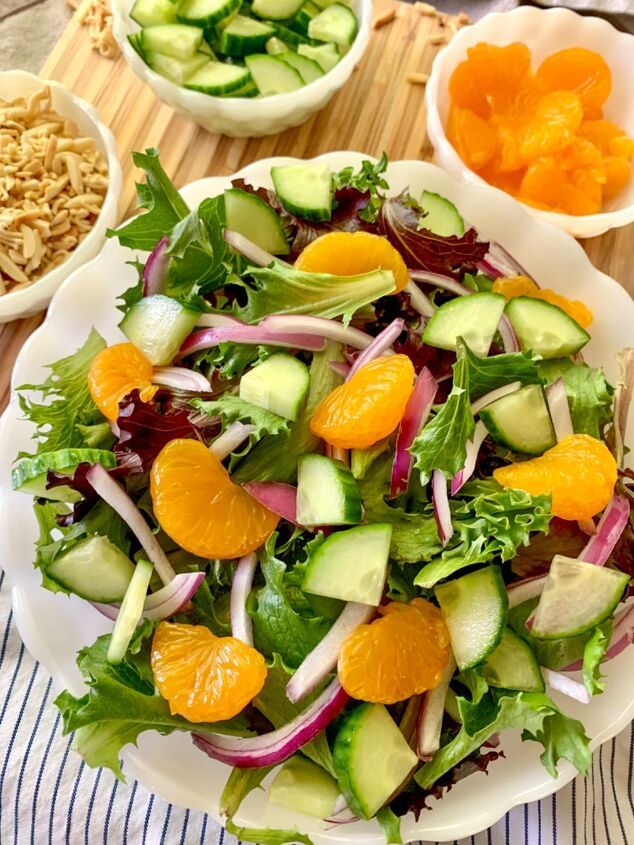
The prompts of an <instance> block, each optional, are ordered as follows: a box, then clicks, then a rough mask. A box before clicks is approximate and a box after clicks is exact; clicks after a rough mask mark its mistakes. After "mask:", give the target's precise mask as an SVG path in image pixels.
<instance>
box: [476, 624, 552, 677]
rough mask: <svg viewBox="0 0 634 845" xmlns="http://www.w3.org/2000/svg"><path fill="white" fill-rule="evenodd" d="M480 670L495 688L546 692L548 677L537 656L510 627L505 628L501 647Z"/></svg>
mask: <svg viewBox="0 0 634 845" xmlns="http://www.w3.org/2000/svg"><path fill="white" fill-rule="evenodd" d="M480 672H481V674H482V676H483V677H484V678H485V679H486V681H487V682H488V683H489V684H490V685H491V686H492V687H502V688H503V689H516V690H522V691H523V692H543V691H544V679H543V677H542V673H541V671H540V668H539V663H538V662H537V658H536V657H535V655H534V654H533V651H532V649H531V647H530V646H529V644H528V643H527V642H526V640H523V639H522V638H521V637H518V636H517V634H515V633H513V631H511V629H510V628H507V629H506V630H505V631H504V633H503V634H502V639H501V641H500V644H499V646H498V647H497V648H496V649H495V651H494V652H493V653H492V654H490V655H489V656H488V658H487V660H486V663H484V664H483V666H482V668H481V670H480Z"/></svg>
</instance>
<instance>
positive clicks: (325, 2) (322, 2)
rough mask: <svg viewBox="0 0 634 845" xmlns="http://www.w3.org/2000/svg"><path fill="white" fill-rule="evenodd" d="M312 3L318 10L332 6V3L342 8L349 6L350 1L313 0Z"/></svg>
mask: <svg viewBox="0 0 634 845" xmlns="http://www.w3.org/2000/svg"><path fill="white" fill-rule="evenodd" d="M313 3H314V4H315V6H318V7H319V8H320V9H327V8H328V6H332V5H333V4H334V3H340V4H341V5H342V6H351V5H352V0H313Z"/></svg>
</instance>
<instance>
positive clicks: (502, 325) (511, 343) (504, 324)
mask: <svg viewBox="0 0 634 845" xmlns="http://www.w3.org/2000/svg"><path fill="white" fill-rule="evenodd" d="M498 331H499V333H500V337H501V338H502V346H503V347H504V351H505V352H519V351H520V342H519V340H518V339H517V335H516V334H515V329H514V328H513V326H512V325H511V321H510V320H509V318H508V317H507V316H506V314H502V316H501V317H500V322H499V323H498Z"/></svg>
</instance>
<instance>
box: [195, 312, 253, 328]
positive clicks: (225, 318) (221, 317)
mask: <svg viewBox="0 0 634 845" xmlns="http://www.w3.org/2000/svg"><path fill="white" fill-rule="evenodd" d="M196 325H197V326H204V327H205V328H208V329H219V328H220V327H221V326H245V325H246V323H243V322H242V320H238V318H237V317H232V316H231V315H230V314H218V313H216V314H201V315H200V317H199V318H198V319H197V320H196Z"/></svg>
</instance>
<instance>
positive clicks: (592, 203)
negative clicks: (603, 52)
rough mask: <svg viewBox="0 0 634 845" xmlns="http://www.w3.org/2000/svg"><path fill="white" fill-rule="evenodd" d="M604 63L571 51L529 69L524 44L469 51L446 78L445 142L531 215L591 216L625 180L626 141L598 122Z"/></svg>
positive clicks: (608, 84)
mask: <svg viewBox="0 0 634 845" xmlns="http://www.w3.org/2000/svg"><path fill="white" fill-rule="evenodd" d="M611 88H612V75H611V73H610V68H609V67H608V65H607V64H606V62H605V61H604V59H603V58H602V57H601V56H600V55H599V54H598V53H595V52H593V51H591V50H586V49H583V48H581V47H572V48H568V49H566V50H560V51H559V52H557V53H554V54H553V55H552V56H549V57H548V58H547V59H545V60H544V61H543V62H542V64H541V65H540V66H539V68H538V69H537V71H536V72H535V73H533V72H532V71H531V54H530V50H529V49H528V47H527V46H526V45H525V44H521V43H514V44H509V45H507V46H505V47H498V46H496V45H493V44H484V43H480V44H477V45H476V46H475V47H471V48H470V49H469V50H467V59H466V60H465V61H463V62H461V63H460V64H459V65H458V66H457V67H456V69H455V70H454V72H453V74H452V76H451V79H450V80H449V94H450V98H451V107H450V111H449V118H448V122H447V137H448V139H449V141H450V142H451V143H452V144H453V146H454V148H455V149H456V151H457V152H458V154H459V155H460V157H461V158H462V160H463V161H464V162H465V164H467V165H468V167H470V168H471V169H472V170H475V171H476V172H477V173H478V174H479V175H480V176H481V177H482V178H483V179H484V180H485V181H487V182H489V183H490V184H492V185H495V186H496V187H497V188H501V189H502V190H503V191H507V192H508V193H510V194H512V195H513V196H515V197H517V198H518V199H519V200H521V201H522V202H525V203H528V204H529V205H533V206H536V207H537V208H544V209H549V210H552V211H559V212H563V213H565V214H595V213H597V212H599V211H600V210H601V206H602V203H603V202H604V201H605V200H608V199H611V198H612V197H614V196H616V195H617V194H618V193H619V192H620V191H621V190H622V189H623V188H624V187H625V186H626V185H627V183H628V182H629V180H630V178H631V164H630V160H631V158H632V154H633V153H634V140H633V139H632V138H629V137H628V136H627V135H626V134H625V132H624V131H623V130H622V129H620V128H619V127H618V126H617V125H616V124H614V123H612V122H611V121H609V120H606V119H605V118H604V115H603V105H604V103H605V101H606V100H607V98H608V96H609V94H610V91H611Z"/></svg>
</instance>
